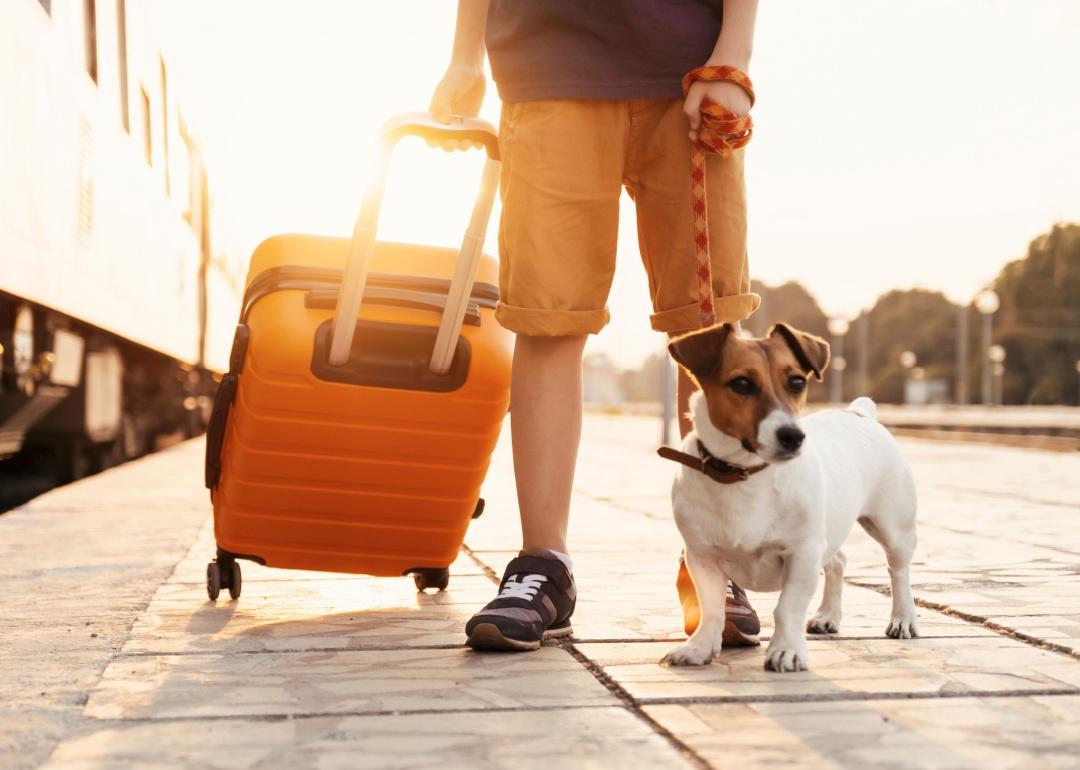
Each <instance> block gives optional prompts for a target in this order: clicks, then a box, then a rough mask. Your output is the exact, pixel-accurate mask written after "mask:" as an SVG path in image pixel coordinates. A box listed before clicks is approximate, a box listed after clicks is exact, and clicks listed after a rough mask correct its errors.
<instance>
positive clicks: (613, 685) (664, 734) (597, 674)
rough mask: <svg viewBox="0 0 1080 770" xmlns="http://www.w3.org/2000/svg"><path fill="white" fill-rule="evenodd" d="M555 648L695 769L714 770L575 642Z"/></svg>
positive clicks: (557, 644) (564, 643) (559, 644)
mask: <svg viewBox="0 0 1080 770" xmlns="http://www.w3.org/2000/svg"><path fill="white" fill-rule="evenodd" d="M553 646H556V647H560V648H561V649H563V650H566V652H568V653H569V654H570V656H571V657H572V658H574V660H576V661H577V662H578V663H580V664H581V665H582V667H584V669H585V670H586V671H588V672H589V673H590V674H592V675H593V677H594V678H595V679H596V681H597V682H599V683H600V684H601V685H603V686H604V687H605V688H606V689H607V690H608V692H610V693H611V694H612V695H614V696H615V697H616V698H618V699H619V700H620V701H621V702H622V704H623V706H624V707H625V708H626V709H627V711H629V712H630V713H631V714H633V715H634V716H636V717H637V718H638V719H640V720H641V721H643V722H644V723H645V724H647V725H648V726H649V727H651V728H652V730H653V732H655V733H656V734H657V735H659V736H660V737H661V738H663V739H665V740H666V741H667V742H668V743H669V744H671V746H672V748H674V749H675V750H676V751H678V752H679V753H680V754H681V755H682V756H683V758H684V759H686V760H687V761H689V762H690V763H691V764H692V765H694V766H695V767H697V768H700V769H701V770H713V766H712V765H711V764H710V763H709V762H708V761H706V760H705V758H704V757H702V756H701V755H700V754H698V753H697V752H696V751H694V749H692V748H690V746H689V745H688V744H687V743H685V742H684V741H683V740H682V739H680V738H679V737H678V736H676V735H675V733H673V732H672V731H671V730H669V729H667V728H666V727H664V726H663V725H662V724H660V722H658V721H657V720H656V719H654V718H653V717H652V716H651V715H649V714H647V713H646V712H645V711H644V710H643V709H642V707H641V703H640V702H639V701H638V700H637V699H636V698H634V696H633V695H631V694H630V692H629V691H628V690H627V689H626V688H625V687H623V686H622V685H621V684H619V683H618V682H617V681H615V679H614V678H613V677H612V676H611V675H610V674H608V673H607V672H606V671H604V669H603V667H602V666H600V665H599V664H597V663H595V662H594V661H593V660H592V659H591V658H589V656H587V655H586V654H585V653H583V652H582V651H581V650H579V649H578V648H577V647H576V646H575V644H574V642H569V641H560V642H556V643H555V644H554V645H553Z"/></svg>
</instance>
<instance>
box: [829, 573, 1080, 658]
mask: <svg viewBox="0 0 1080 770" xmlns="http://www.w3.org/2000/svg"><path fill="white" fill-rule="evenodd" d="M844 582H846V583H849V584H850V585H853V586H858V587H859V588H869V589H870V590H872V591H877V592H878V593H879V594H882V595H884V596H891V595H892V592H891V591H890V589H889V587H888V586H883V585H875V584H873V583H863V582H859V581H855V580H851V579H849V578H844ZM914 599H915V604H916V605H917V606H919V607H923V608H924V609H928V610H933V611H935V612H940V613H941V614H942V615H947V616H949V617H953V618H958V619H959V620H964V621H966V622H968V623H973V624H976V625H979V626H982V627H983V628H987V629H989V630H991V631H993V632H994V633H996V634H998V635H1000V636H1003V637H1005V638H1006V639H1012V640H1013V641H1017V642H1021V643H1022V644H1027V645H1030V646H1032V647H1038V648H1039V649H1043V650H1048V651H1050V652H1056V653H1058V654H1061V655H1065V656H1066V657H1069V658H1072V659H1073V660H1080V649H1076V648H1073V647H1069V646H1067V645H1064V644H1059V643H1057V642H1051V641H1049V640H1047V639H1040V638H1039V637H1037V636H1032V635H1031V634H1025V633H1024V632H1023V631H1018V630H1017V629H1015V628H1010V627H1009V626H1005V625H1002V624H1001V623H995V622H994V621H993V620H990V619H989V618H987V617H985V616H983V615H976V614H975V613H972V612H965V611H963V610H958V609H956V608H954V607H950V606H949V605H947V604H941V603H940V602H932V601H929V600H927V599H921V598H919V597H918V596H916V597H914Z"/></svg>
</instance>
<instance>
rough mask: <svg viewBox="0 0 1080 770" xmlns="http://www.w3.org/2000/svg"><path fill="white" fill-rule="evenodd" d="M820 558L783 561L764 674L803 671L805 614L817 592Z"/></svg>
mask: <svg viewBox="0 0 1080 770" xmlns="http://www.w3.org/2000/svg"><path fill="white" fill-rule="evenodd" d="M821 557H822V554H821V553H820V552H818V551H816V550H815V551H814V552H813V553H810V554H803V553H796V554H790V555H788V556H787V557H785V559H784V582H783V587H782V588H781V589H780V600H779V601H778V602H777V603H776V609H775V610H774V611H773V620H774V621H775V623H776V629H775V630H774V631H773V638H772V640H771V641H770V642H769V648H768V649H767V650H766V651H765V670H766V671H806V670H807V669H809V668H810V653H809V651H808V650H807V648H806V635H805V634H804V633H803V627H804V623H806V610H807V608H808V607H809V606H810V599H812V598H813V596H814V591H815V589H816V588H817V578H818V571H819V570H820V569H821Z"/></svg>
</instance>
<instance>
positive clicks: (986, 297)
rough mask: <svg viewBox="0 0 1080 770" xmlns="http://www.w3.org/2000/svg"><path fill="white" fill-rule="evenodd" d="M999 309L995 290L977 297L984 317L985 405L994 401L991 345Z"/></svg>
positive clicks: (983, 369) (988, 290)
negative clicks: (995, 316)
mask: <svg viewBox="0 0 1080 770" xmlns="http://www.w3.org/2000/svg"><path fill="white" fill-rule="evenodd" d="M999 307H1001V299H1000V298H999V297H998V295H997V292H996V291H994V290H993V289H986V290H985V291H981V292H979V295H978V296H977V297H975V309H976V310H978V311H979V313H981V314H982V317H983V331H982V355H981V356H980V358H981V359H982V402H983V403H984V404H990V403H991V402H992V401H993V393H992V392H991V387H992V381H991V376H992V371H991V369H992V367H991V364H992V362H991V361H990V345H991V344H992V343H993V337H994V313H996V312H997V311H998V308H999Z"/></svg>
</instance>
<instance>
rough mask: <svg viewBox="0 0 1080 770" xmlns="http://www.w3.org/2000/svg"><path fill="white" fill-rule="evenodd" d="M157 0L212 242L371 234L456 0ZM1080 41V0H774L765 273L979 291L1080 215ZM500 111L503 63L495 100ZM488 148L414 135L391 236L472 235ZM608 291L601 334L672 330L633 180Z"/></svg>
mask: <svg viewBox="0 0 1080 770" xmlns="http://www.w3.org/2000/svg"><path fill="white" fill-rule="evenodd" d="M147 1H148V2H149V4H150V6H151V8H152V10H153V18H154V23H155V26H156V30H157V34H158V36H159V39H160V40H161V41H162V44H163V45H164V46H165V47H166V50H167V51H168V56H169V59H170V61H171V68H172V72H173V81H174V84H176V85H177V87H178V89H179V91H178V92H179V93H180V94H181V99H182V106H181V108H182V110H183V111H184V114H185V116H186V118H187V120H188V122H189V123H190V124H191V126H192V127H193V129H194V131H195V133H196V134H197V135H199V136H200V137H201V140H202V143H203V145H204V147H205V149H206V153H207V156H208V165H209V169H210V173H211V175H212V176H211V183H212V184H213V186H214V196H215V203H214V205H215V209H214V213H215V217H216V224H217V231H216V233H215V239H216V240H215V248H217V249H219V250H226V251H229V252H233V253H236V254H247V253H249V252H250V251H251V249H252V248H253V246H254V245H255V244H256V243H257V242H258V241H259V240H261V239H262V238H263V237H265V236H267V235H270V234H272V233H275V232H281V231H301V232H318V233H332V234H342V235H344V234H347V233H348V232H350V231H351V227H352V221H353V218H354V216H355V212H356V209H357V207H358V205H359V201H360V199H361V197H362V195H363V192H364V189H365V185H366V182H367V179H368V175H369V173H370V169H371V168H372V165H373V163H372V161H373V158H374V153H375V152H376V150H375V142H374V136H375V134H376V131H377V128H378V126H379V125H380V124H381V123H382V121H383V120H385V119H386V118H387V117H389V116H391V115H393V114H395V113H398V112H405V111H414V110H422V109H425V108H426V106H427V103H428V101H429V99H430V97H431V93H432V90H433V89H434V87H435V84H436V83H437V82H438V81H439V79H440V77H441V76H442V73H443V71H444V69H445V67H446V64H447V62H448V61H449V54H450V46H451V43H452V38H453V27H454V13H455V7H456V4H455V3H453V2H451V0H395V2H393V3H387V2H374V1H372V2H369V1H368V0H364V1H363V2H361V1H359V0H304V2H300V1H299V0H147ZM1078 41H1080V3H1077V2H1075V0H908V1H907V2H904V3H896V2H887V1H886V0H828V1H826V2H815V3H808V2H796V0H763V2H762V3H761V8H760V11H759V17H758V25H757V35H756V42H755V50H754V57H753V61H752V63H751V66H750V76H751V78H752V79H753V80H754V83H755V88H756V91H757V95H758V101H757V105H756V106H755V107H754V111H753V116H754V121H755V126H756V128H755V134H754V139H753V141H752V143H751V144H750V146H749V148H748V151H747V180H748V196H749V209H750V221H749V246H748V247H749V254H750V265H751V272H752V274H753V276H754V277H755V278H759V279H761V280H763V281H765V282H766V283H768V284H774V285H775V284H779V283H783V282H785V281H789V280H797V281H799V282H801V283H803V284H804V285H805V286H806V287H807V288H808V289H809V290H810V291H811V292H812V293H813V294H814V295H815V296H816V297H817V299H818V301H819V303H820V304H821V306H822V308H823V310H825V312H826V313H828V314H830V315H834V316H845V317H853V316H854V315H856V314H858V312H859V311H860V310H862V309H864V308H868V307H870V306H871V305H872V304H873V302H874V300H875V299H876V297H877V296H879V295H880V294H881V293H883V292H885V291H888V290H890V289H893V288H909V287H923V288H928V289H934V290H939V291H943V292H944V293H945V294H946V295H947V296H948V297H949V298H950V299H952V300H954V301H966V300H968V299H970V298H971V297H972V296H973V295H974V294H975V293H977V291H978V290H980V289H981V288H982V287H984V286H986V285H987V284H988V283H989V282H990V281H991V280H992V279H993V277H994V276H995V275H996V274H997V272H998V270H1000V268H1001V267H1002V265H1004V264H1005V263H1006V262H1008V261H1010V260H1013V259H1016V258H1019V257H1022V256H1023V255H1024V254H1025V252H1026V249H1027V244H1028V242H1029V241H1030V240H1031V239H1032V238H1034V237H1035V236H1036V235H1038V234H1039V233H1042V232H1045V231H1046V230H1048V229H1049V228H1050V227H1051V226H1052V225H1053V223H1055V222H1058V221H1080V99H1078V98H1077V97H1076V93H1077V82H1078V81H1080V44H1078ZM499 107H500V105H499V100H498V96H497V94H496V91H495V88H494V86H493V84H491V83H490V81H489V86H488V92H487V96H486V98H485V102H484V106H483V109H482V110H481V115H482V116H483V117H486V118H488V119H489V120H491V121H492V122H497V120H498V114H499ZM480 164H481V155H480V154H479V153H456V154H454V155H448V154H445V153H440V152H437V151H433V150H430V149H428V148H426V147H425V146H424V145H422V144H421V143H419V141H416V140H408V141H407V142H405V143H403V144H402V146H401V147H400V148H399V150H398V151H397V152H396V153H395V156H394V163H393V165H392V167H391V182H390V185H389V188H388V190H387V194H386V199H385V201H384V208H383V216H382V219H381V222H380V231H379V237H380V238H385V239H387V240H401V241H415V242H420V243H438V244H454V245H456V244H457V243H458V242H459V240H460V237H461V233H462V231H463V228H464V226H465V223H466V220H467V216H468V211H469V208H470V205H471V196H472V195H473V194H474V193H475V190H476V186H477V185H476V182H477V181H478V178H479V172H480ZM498 213H499V211H498V207H496V211H495V214H494V217H493V220H492V224H491V227H490V229H489V234H488V242H487V249H488V250H489V251H490V252H491V253H495V252H496V251H497V248H496V240H495V233H496V230H497V217H498ZM609 307H610V309H611V314H612V323H611V325H610V326H609V327H608V328H607V329H605V331H604V332H603V333H602V334H600V335H598V336H597V337H595V338H593V339H592V340H591V341H590V344H589V350H591V351H594V352H603V353H606V354H607V355H609V356H610V357H611V358H612V359H613V360H614V361H615V362H616V363H617V364H619V365H621V366H634V365H637V364H638V363H639V362H640V361H641V360H642V359H643V358H644V357H645V356H647V355H649V354H650V353H652V352H655V351H658V350H661V349H662V346H663V339H662V338H661V336H660V335H658V334H656V333H654V332H652V331H651V330H650V328H649V325H648V314H649V312H650V308H649V301H648V294H647V289H646V282H645V277H644V272H643V270H642V269H641V267H640V258H639V256H638V250H637V239H636V232H635V226H634V213H633V204H632V203H630V201H629V200H628V199H626V198H625V196H624V200H623V206H622V210H621V217H620V234H619V245H618V267H617V271H616V278H615V283H614V285H613V287H612V292H611V297H610V299H609ZM781 314H782V313H781Z"/></svg>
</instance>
